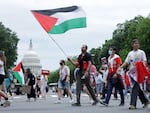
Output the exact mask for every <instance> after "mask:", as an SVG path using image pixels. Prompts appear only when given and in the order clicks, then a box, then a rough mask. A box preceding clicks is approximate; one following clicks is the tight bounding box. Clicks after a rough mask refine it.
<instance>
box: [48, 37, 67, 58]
mask: <svg viewBox="0 0 150 113" xmlns="http://www.w3.org/2000/svg"><path fill="white" fill-rule="evenodd" d="M48 36H49V37H50V38H51V39H52V41H53V42H54V43H55V44H56V45H57V47H58V48H59V49H60V50H61V52H62V53H63V54H64V55H65V56H66V57H67V54H66V53H65V51H64V50H63V49H62V47H61V46H60V45H59V44H58V43H57V42H56V41H55V40H54V38H53V37H52V36H51V35H49V34H48Z"/></svg>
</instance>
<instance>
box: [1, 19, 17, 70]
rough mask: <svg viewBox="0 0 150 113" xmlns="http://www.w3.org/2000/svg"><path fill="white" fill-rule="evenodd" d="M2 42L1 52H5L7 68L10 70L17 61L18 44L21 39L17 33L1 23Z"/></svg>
mask: <svg viewBox="0 0 150 113" xmlns="http://www.w3.org/2000/svg"><path fill="white" fill-rule="evenodd" d="M0 40H1V41H0V50H2V51H4V52H5V56H6V58H7V67H8V68H10V67H12V66H14V62H15V61H16V60H17V44H18V41H19V39H18V38H17V35H16V33H15V32H12V31H11V30H10V29H9V28H6V27H5V26H4V25H3V24H2V22H0Z"/></svg>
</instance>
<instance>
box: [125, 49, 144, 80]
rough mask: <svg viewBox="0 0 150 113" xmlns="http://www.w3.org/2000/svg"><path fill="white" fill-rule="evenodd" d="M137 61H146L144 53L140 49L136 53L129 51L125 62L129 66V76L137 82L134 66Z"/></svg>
mask: <svg viewBox="0 0 150 113" xmlns="http://www.w3.org/2000/svg"><path fill="white" fill-rule="evenodd" d="M138 61H147V58H146V54H145V52H144V51H143V50H140V49H138V50H137V51H130V52H129V53H128V55H127V58H126V60H125V62H126V63H127V64H129V66H130V67H129V76H131V77H132V78H133V79H134V80H135V81H137V74H136V68H135V64H136V62H138Z"/></svg>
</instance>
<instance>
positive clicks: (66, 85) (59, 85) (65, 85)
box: [58, 80, 70, 89]
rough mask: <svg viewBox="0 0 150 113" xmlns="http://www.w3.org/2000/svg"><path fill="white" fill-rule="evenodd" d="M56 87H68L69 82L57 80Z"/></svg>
mask: <svg viewBox="0 0 150 113" xmlns="http://www.w3.org/2000/svg"><path fill="white" fill-rule="evenodd" d="M58 88H61V89H70V84H69V82H66V81H64V82H62V81H61V80H58Z"/></svg>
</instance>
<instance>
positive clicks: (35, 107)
mask: <svg viewBox="0 0 150 113" xmlns="http://www.w3.org/2000/svg"><path fill="white" fill-rule="evenodd" d="M10 100H11V106H9V107H6V108H4V107H0V113H111V112H112V113H141V112H142V113H149V112H150V105H149V107H148V108H142V104H141V103H140V101H139V100H138V105H137V109H136V110H129V109H128V107H129V99H126V103H125V106H122V107H119V106H118V105H119V103H120V100H119V99H118V100H114V99H113V98H112V99H111V100H110V104H109V106H108V107H105V106H103V105H101V104H97V105H96V106H92V105H91V104H90V103H89V97H88V96H87V95H86V94H82V97H81V105H82V106H81V107H74V106H72V105H71V103H69V102H70V99H69V98H66V97H65V98H62V100H61V103H60V104H55V102H56V100H57V95H56V94H54V93H48V94H47V97H46V99H37V101H36V102H34V100H31V102H26V96H25V95H20V96H14V97H13V98H10ZM74 100H75V96H74Z"/></svg>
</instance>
